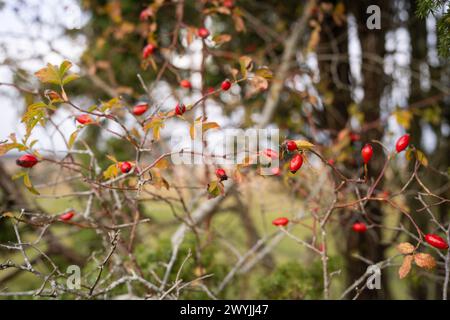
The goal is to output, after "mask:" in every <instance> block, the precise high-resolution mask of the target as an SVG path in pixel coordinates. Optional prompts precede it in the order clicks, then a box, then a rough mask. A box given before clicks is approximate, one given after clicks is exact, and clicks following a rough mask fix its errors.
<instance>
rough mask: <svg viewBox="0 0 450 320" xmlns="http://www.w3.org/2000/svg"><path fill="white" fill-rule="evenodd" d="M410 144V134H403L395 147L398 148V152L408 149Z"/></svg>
mask: <svg viewBox="0 0 450 320" xmlns="http://www.w3.org/2000/svg"><path fill="white" fill-rule="evenodd" d="M408 144H409V134H405V135H403V136H401V137H400V138H399V139H398V140H397V144H396V145H395V149H396V150H397V152H402V151H403V150H405V149H406V147H407V146H408Z"/></svg>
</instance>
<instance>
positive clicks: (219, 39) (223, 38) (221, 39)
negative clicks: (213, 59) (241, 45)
mask: <svg viewBox="0 0 450 320" xmlns="http://www.w3.org/2000/svg"><path fill="white" fill-rule="evenodd" d="M212 40H213V41H214V42H215V43H216V44H217V45H219V44H223V43H226V42H230V41H231V35H229V34H218V35H215V36H214V37H213V38H212Z"/></svg>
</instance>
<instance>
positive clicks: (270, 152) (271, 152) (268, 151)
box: [263, 149, 278, 159]
mask: <svg viewBox="0 0 450 320" xmlns="http://www.w3.org/2000/svg"><path fill="white" fill-rule="evenodd" d="M263 154H264V155H265V156H266V157H267V158H271V159H276V158H278V152H276V151H275V150H272V149H265V150H264V151H263Z"/></svg>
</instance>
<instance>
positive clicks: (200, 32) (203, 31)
mask: <svg viewBox="0 0 450 320" xmlns="http://www.w3.org/2000/svg"><path fill="white" fill-rule="evenodd" d="M197 35H198V36H199V37H200V38H203V39H205V38H207V37H208V36H209V30H208V29H206V28H204V27H201V28H198V29H197Z"/></svg>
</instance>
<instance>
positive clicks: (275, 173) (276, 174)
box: [271, 167, 281, 176]
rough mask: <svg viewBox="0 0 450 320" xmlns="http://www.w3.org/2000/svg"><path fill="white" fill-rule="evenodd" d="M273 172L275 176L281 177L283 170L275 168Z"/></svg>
mask: <svg viewBox="0 0 450 320" xmlns="http://www.w3.org/2000/svg"><path fill="white" fill-rule="evenodd" d="M271 171H272V174H273V175H274V176H279V175H280V174H281V169H280V168H279V167H273V168H272V170H271Z"/></svg>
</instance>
